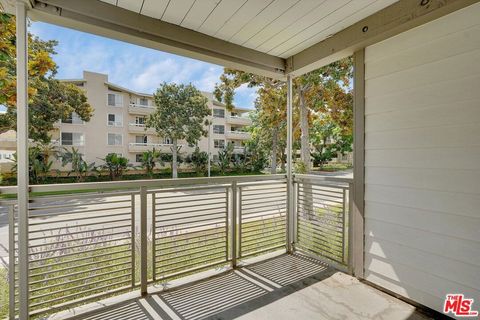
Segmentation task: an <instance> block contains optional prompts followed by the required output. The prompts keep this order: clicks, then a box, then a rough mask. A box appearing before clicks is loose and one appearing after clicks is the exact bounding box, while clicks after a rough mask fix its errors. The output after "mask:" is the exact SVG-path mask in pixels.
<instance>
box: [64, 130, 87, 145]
mask: <svg viewBox="0 0 480 320" xmlns="http://www.w3.org/2000/svg"><path fill="white" fill-rule="evenodd" d="M64 133H71V134H72V144H63V137H62V136H63V134H64ZM75 134H80V135H81V136H82V137H83V138H82V139H80V140H81V143H75V137H74V135H75ZM60 145H61V146H72V147H82V146H84V145H85V133H84V132H71V131H62V132H60Z"/></svg>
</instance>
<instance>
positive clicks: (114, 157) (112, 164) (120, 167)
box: [102, 153, 131, 181]
mask: <svg viewBox="0 0 480 320" xmlns="http://www.w3.org/2000/svg"><path fill="white" fill-rule="evenodd" d="M102 160H103V161H104V162H105V163H104V164H103V165H102V168H103V169H106V170H108V173H109V176H110V180H111V181H114V180H117V179H119V178H120V177H122V175H123V172H124V171H125V169H127V168H128V167H129V166H131V165H130V164H129V163H128V159H127V158H125V157H122V156H119V155H118V154H116V153H109V154H107V156H106V157H105V158H104V159H102Z"/></svg>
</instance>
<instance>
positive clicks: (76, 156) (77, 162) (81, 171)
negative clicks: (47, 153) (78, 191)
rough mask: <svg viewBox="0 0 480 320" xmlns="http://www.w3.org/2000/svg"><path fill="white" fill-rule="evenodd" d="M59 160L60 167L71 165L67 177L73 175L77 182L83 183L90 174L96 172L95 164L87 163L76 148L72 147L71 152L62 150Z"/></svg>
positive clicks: (65, 149)
mask: <svg viewBox="0 0 480 320" xmlns="http://www.w3.org/2000/svg"><path fill="white" fill-rule="evenodd" d="M60 158H61V159H62V166H66V165H67V164H71V170H70V172H69V173H68V175H70V174H71V173H73V174H74V175H75V177H76V179H77V182H81V181H84V180H85V178H86V177H87V176H88V174H89V173H90V172H92V171H96V167H95V162H92V163H90V164H89V163H87V162H86V161H85V160H84V159H83V155H82V154H81V153H80V151H79V150H78V148H75V147H72V149H71V150H69V149H67V148H64V149H63V152H62V154H61V155H60Z"/></svg>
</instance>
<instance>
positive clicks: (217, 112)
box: [213, 109, 225, 118]
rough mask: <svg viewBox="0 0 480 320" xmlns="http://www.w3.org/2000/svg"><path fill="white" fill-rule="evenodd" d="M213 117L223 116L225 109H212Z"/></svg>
mask: <svg viewBox="0 0 480 320" xmlns="http://www.w3.org/2000/svg"><path fill="white" fill-rule="evenodd" d="M213 117H214V118H225V110H224V109H213Z"/></svg>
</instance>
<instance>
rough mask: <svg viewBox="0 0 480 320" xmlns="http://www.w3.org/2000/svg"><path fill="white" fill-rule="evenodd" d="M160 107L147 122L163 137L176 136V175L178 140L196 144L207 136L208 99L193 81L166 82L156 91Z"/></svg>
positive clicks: (157, 106)
mask: <svg viewBox="0 0 480 320" xmlns="http://www.w3.org/2000/svg"><path fill="white" fill-rule="evenodd" d="M154 101H155V106H156V109H155V111H154V112H153V113H152V114H150V115H149V117H148V118H147V121H146V126H147V127H149V128H154V129H155V131H156V132H157V134H158V135H159V136H161V137H166V138H170V139H171V140H172V147H171V151H172V177H173V178H177V177H178V174H177V155H178V151H179V146H178V141H179V140H185V141H186V142H187V143H188V144H189V145H190V146H194V145H196V144H197V142H198V141H199V140H200V138H201V137H202V136H207V134H208V131H207V130H206V129H205V127H204V126H205V125H208V120H207V116H209V115H210V109H209V108H208V106H207V102H208V99H207V98H206V97H204V96H203V95H202V93H201V92H200V91H199V90H198V89H197V88H195V87H194V86H193V85H192V84H188V85H184V84H179V85H177V84H175V83H172V84H167V83H165V82H164V83H162V84H161V85H160V87H159V88H158V89H157V91H156V93H155V94H154Z"/></svg>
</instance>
